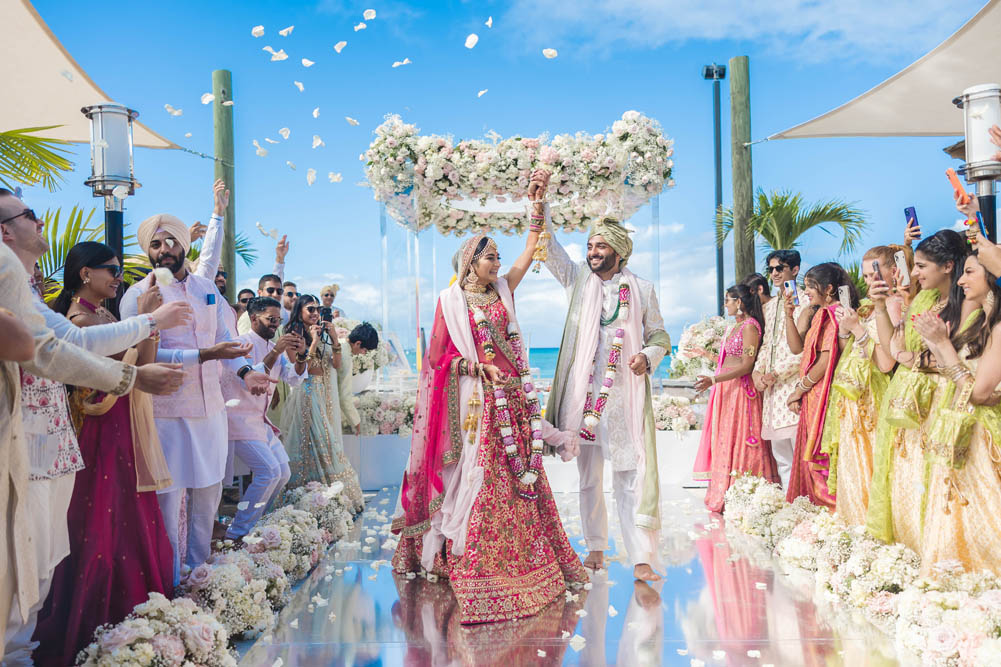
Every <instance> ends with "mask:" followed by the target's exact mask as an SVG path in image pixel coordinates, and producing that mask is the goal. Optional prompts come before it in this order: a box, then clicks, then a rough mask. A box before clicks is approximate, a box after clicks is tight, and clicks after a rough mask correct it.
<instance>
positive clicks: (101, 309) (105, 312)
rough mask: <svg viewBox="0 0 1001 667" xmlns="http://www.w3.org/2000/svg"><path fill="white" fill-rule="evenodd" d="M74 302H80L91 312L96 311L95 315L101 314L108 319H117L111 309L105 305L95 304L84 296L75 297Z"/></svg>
mask: <svg viewBox="0 0 1001 667" xmlns="http://www.w3.org/2000/svg"><path fill="white" fill-rule="evenodd" d="M73 303H78V304H80V305H81V306H83V307H84V308H86V309H87V310H89V311H90V312H92V313H94V314H95V315H100V316H101V317H103V318H104V319H106V320H114V319H115V318H114V316H113V315H112V314H111V311H109V310H108V309H107V308H105V307H104V306H97V305H94V304H92V303H91V302H90V301H87V299H85V298H83V297H82V296H75V297H73Z"/></svg>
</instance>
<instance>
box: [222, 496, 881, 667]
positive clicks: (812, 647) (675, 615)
mask: <svg viewBox="0 0 1001 667" xmlns="http://www.w3.org/2000/svg"><path fill="white" fill-rule="evenodd" d="M703 493H704V492H703V491H701V490H683V489H674V490H669V491H667V492H666V493H665V494H664V495H666V496H667V497H666V498H664V499H663V507H662V516H663V517H664V530H663V532H662V534H661V543H662V544H661V547H662V548H661V553H662V557H663V561H664V562H663V567H662V568H660V569H661V572H662V573H666V577H665V579H664V581H662V582H659V583H657V584H654V585H646V584H641V583H637V582H634V581H633V578H632V573H631V569H629V568H626V567H625V566H624V563H622V562H620V561H619V560H618V559H617V556H616V551H615V549H614V547H613V548H612V550H611V551H610V553H609V556H610V562H609V564H608V569H607V570H606V571H603V572H599V573H597V574H595V575H594V577H593V582H592V583H593V587H592V589H591V590H590V591H587V592H583V593H582V594H581V596H580V599H579V601H576V602H566V601H565V600H558V601H556V602H554V603H553V605H551V606H550V607H549V608H547V609H546V610H545V611H544V612H543V613H541V614H540V615H539V616H537V617H534V618H531V619H525V620H522V621H520V622H510V623H496V624H487V625H480V626H472V627H464V626H461V625H459V623H458V621H457V614H456V613H455V599H454V597H453V596H452V594H451V592H450V590H449V587H448V583H447V582H435V583H431V582H428V581H426V580H424V579H421V578H417V579H414V580H407V579H405V578H402V577H399V576H398V575H394V573H393V571H392V568H391V567H390V566H389V564H388V560H389V559H391V558H392V552H391V551H389V550H380V545H381V544H382V543H383V542H384V541H385V539H386V537H387V536H388V522H389V519H390V514H391V512H392V507H393V504H394V503H395V499H396V489H395V488H393V489H386V490H383V491H382V492H381V493H379V494H377V495H376V496H374V497H371V498H367V500H366V502H367V504H368V505H367V506H368V508H369V509H368V510H366V512H365V514H364V515H363V516H362V517H361V518H360V519H359V521H358V523H357V525H356V527H355V533H354V535H353V537H352V539H353V540H354V542H352V543H348V544H345V543H341V544H340V545H339V546H338V548H337V549H333V550H331V551H330V553H329V554H328V556H327V558H326V560H325V561H323V562H321V563H320V565H319V566H318V567H317V568H316V570H315V571H314V572H313V573H312V575H311V576H310V578H309V579H307V580H306V582H304V583H303V585H302V586H301V587H300V588H299V590H298V591H297V593H296V596H295V598H294V599H293V601H292V603H291V604H290V605H289V606H288V607H287V608H286V609H284V610H283V612H282V614H281V616H280V618H279V622H278V627H277V628H276V629H275V630H274V632H272V633H271V634H270V635H265V636H264V637H262V638H261V639H259V640H258V641H257V642H256V643H254V644H253V645H252V646H244V647H241V648H242V649H243V652H244V657H243V660H242V661H241V663H240V664H241V665H252V666H261V667H273V666H274V665H275V663H276V661H277V660H278V659H279V658H281V663H279V664H281V665H284V666H285V667H292V666H295V667H298V666H300V665H410V666H414V667H424V666H428V667H431V666H435V667H437V666H438V665H504V666H505V667H516V666H518V665H558V664H566V665H589V666H591V665H606V664H607V665H629V666H632V665H700V664H703V663H704V664H705V665H769V664H770V665H776V666H783V667H784V666H786V665H811V666H813V665H816V666H819V665H824V666H825V667H829V666H833V665H841V664H846V665H852V667H862V666H865V665H880V666H882V665H894V664H897V663H896V660H895V659H894V658H893V652H892V641H891V640H890V639H889V638H887V637H886V636H884V635H882V634H880V633H879V632H878V631H877V630H875V629H874V628H872V627H871V626H867V625H864V624H861V623H853V622H852V620H851V619H844V618H836V617H835V612H834V611H833V610H831V609H818V608H817V606H816V605H815V604H814V603H813V602H812V601H811V597H810V591H811V589H812V580H811V579H809V578H808V577H805V576H803V574H802V573H800V574H793V575H786V574H781V573H779V572H777V571H776V565H775V564H774V562H773V561H772V559H771V556H770V554H768V553H764V552H762V551H761V550H760V549H758V550H755V544H754V543H753V542H752V541H750V540H747V539H742V538H741V537H739V536H736V537H734V536H731V538H730V539H728V537H727V535H726V533H725V532H724V528H723V519H722V517H720V516H718V515H710V514H709V513H708V512H707V511H706V510H705V509H704V508H703V505H702V494H703ZM557 501H558V503H559V505H560V512H561V515H562V516H563V520H564V524H565V526H566V529H567V533H568V534H569V535H570V539H571V543H572V544H573V545H574V547H575V548H576V549H577V550H578V552H583V551H584V545H583V541H582V540H581V539H580V519H579V513H578V508H577V498H576V494H558V495H557ZM612 504H613V501H612V500H611V498H609V499H608V508H609V514H610V516H612V517H614V516H615V514H614V510H613V507H612ZM612 533H613V537H615V535H614V534H615V529H614V526H613V527H612ZM615 539H617V537H616V538H615ZM366 549H367V551H366ZM582 612H583V613H582ZM578 635H579V638H577V637H576V636H578ZM580 638H582V639H583V641H581V639H580Z"/></svg>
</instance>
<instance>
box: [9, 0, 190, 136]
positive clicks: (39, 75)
mask: <svg viewBox="0 0 1001 667" xmlns="http://www.w3.org/2000/svg"><path fill="white" fill-rule="evenodd" d="M0 44H3V45H4V53H5V54H6V55H4V57H3V58H0V82H3V87H4V94H3V98H4V101H5V102H4V104H3V105H0V132H2V131H7V130H18V129H22V128H27V127H42V126H46V125H59V126H60V127H55V128H52V129H51V130H46V131H44V132H40V133H38V136H42V137H47V138H51V139H63V140H65V141H72V142H76V143H88V142H90V121H88V120H87V117H86V116H84V115H83V114H82V113H80V109H81V108H82V107H85V106H90V105H92V104H99V103H101V102H111V101H114V100H112V99H111V97H109V96H108V95H107V94H106V93H105V92H104V91H103V90H101V88H100V87H99V86H98V85H97V84H96V83H94V81H93V80H92V79H91V78H90V77H89V76H87V73H86V72H85V71H83V68H81V67H80V65H79V64H77V62H76V60H74V59H73V56H71V55H70V54H69V52H68V51H66V49H65V48H63V45H62V44H61V43H60V42H59V40H58V39H56V36H55V35H53V34H52V31H51V30H49V27H48V26H47V25H45V21H43V20H42V17H41V16H39V15H38V12H37V11H35V8H34V7H33V6H32V5H31V2H29V0H0ZM133 139H134V143H135V145H136V146H143V147H145V148H178V146H177V145H176V144H174V143H173V142H172V141H170V140H168V139H165V138H164V137H162V136H160V135H159V134H157V133H156V132H154V131H153V130H151V129H149V128H148V127H146V126H145V125H143V124H142V123H139V122H136V123H135V124H134V126H133Z"/></svg>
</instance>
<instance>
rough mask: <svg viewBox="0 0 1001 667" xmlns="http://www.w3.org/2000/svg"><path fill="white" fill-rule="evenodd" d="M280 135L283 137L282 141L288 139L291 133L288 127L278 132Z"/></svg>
mask: <svg viewBox="0 0 1001 667" xmlns="http://www.w3.org/2000/svg"><path fill="white" fill-rule="evenodd" d="M278 134H280V135H282V139H288V135H289V134H290V132H289V129H288V128H287V127H283V128H282V129H280V130H278Z"/></svg>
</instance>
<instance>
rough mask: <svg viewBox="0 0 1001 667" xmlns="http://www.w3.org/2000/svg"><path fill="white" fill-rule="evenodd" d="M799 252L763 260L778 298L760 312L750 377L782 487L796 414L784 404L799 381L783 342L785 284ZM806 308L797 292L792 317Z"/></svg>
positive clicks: (795, 269) (795, 363)
mask: <svg viewBox="0 0 1001 667" xmlns="http://www.w3.org/2000/svg"><path fill="white" fill-rule="evenodd" d="M799 264H800V258H799V252H797V251H796V250H774V251H772V252H771V253H769V255H768V257H767V258H766V259H765V271H766V273H767V274H768V277H769V278H770V279H771V281H772V285H774V286H775V287H776V288H777V290H778V294H777V297H778V298H772V299H769V300H768V301H767V302H766V303H764V305H763V306H762V309H763V310H764V313H765V331H764V336H763V338H762V341H761V349H760V350H759V351H758V358H757V360H756V361H755V362H754V372H753V373H752V375H751V377H752V378H753V380H754V385H755V386H756V387H757V389H758V391H760V392H762V393H761V396H762V399H763V405H762V413H761V437H762V438H763V439H765V440H770V441H771V443H772V455H774V456H775V464H776V466H777V467H778V473H779V478H780V479H781V480H782V488H786V486H787V485H788V484H789V474H790V472H791V471H792V457H793V450H794V449H795V446H796V428H797V427H798V426H799V415H797V414H795V413H794V412H792V411H791V410H790V409H789V406H788V404H787V401H788V400H789V396H790V395H792V392H793V390H794V389H795V388H796V383H797V382H798V381H799V355H798V354H793V353H792V350H790V349H789V343H787V342H786V317H785V299H783V298H782V295H783V293H784V290H785V287H784V286H785V283H786V281H788V280H793V281H795V280H796V276H798V275H799ZM806 306H807V303H806V293H805V292H802V291H800V292H799V308H798V309H797V310H796V317H797V318H798V317H799V314H800V312H801V311H802V309H803V308H805V307H806Z"/></svg>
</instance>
